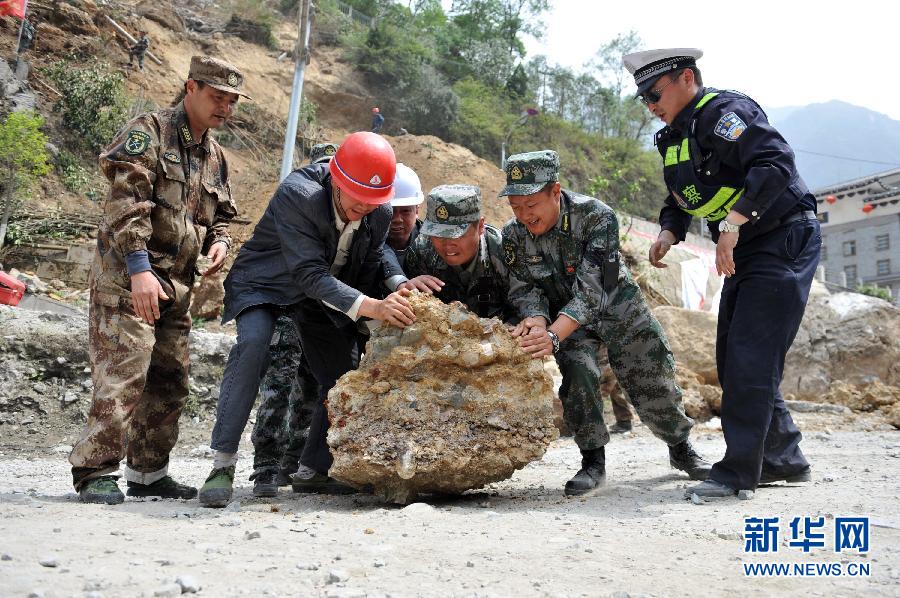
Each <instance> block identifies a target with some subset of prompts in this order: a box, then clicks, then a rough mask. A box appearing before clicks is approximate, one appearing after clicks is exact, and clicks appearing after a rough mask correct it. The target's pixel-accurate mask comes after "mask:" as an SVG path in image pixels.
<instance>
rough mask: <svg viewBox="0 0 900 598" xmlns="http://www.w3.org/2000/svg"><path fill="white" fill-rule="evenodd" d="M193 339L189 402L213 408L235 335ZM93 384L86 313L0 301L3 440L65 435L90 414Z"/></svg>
mask: <svg viewBox="0 0 900 598" xmlns="http://www.w3.org/2000/svg"><path fill="white" fill-rule="evenodd" d="M190 342H191V344H190V348H191V353H190V359H191V371H190V374H191V378H190V385H191V386H190V388H191V397H190V398H189V403H193V404H194V405H196V407H194V408H192V410H199V409H200V408H201V407H202V408H211V407H213V406H214V405H215V402H216V399H217V398H218V393H219V384H220V383H221V381H222V372H223V370H224V367H225V361H226V359H227V356H228V352H229V351H230V350H231V346H232V345H233V344H234V336H232V335H229V334H220V333H211V332H206V331H203V330H193V331H192V332H191V341H190ZM92 389H93V384H92V382H91V373H90V367H89V357H88V340H87V316H86V315H64V314H55V313H47V312H38V311H31V310H27V309H20V308H15V307H8V306H5V305H0V438H4V437H5V438H7V439H8V438H19V439H20V440H18V441H17V442H18V443H19V444H21V443H23V442H25V441H24V440H21V438H22V436H23V435H28V436H27V438H28V442H40V443H45V441H46V442H56V441H57V440H59V439H61V438H64V437H67V434H68V432H69V431H71V430H78V429H79V428H80V427H81V425H82V424H83V422H84V421H85V420H86V417H87V412H88V409H89V407H90V404H91V396H92ZM45 434H48V436H45ZM67 442H68V443H69V444H70V443H71V438H70V439H69V440H67Z"/></svg>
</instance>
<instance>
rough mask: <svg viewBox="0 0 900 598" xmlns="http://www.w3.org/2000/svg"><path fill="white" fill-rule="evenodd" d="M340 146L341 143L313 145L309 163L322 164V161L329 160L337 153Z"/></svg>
mask: <svg viewBox="0 0 900 598" xmlns="http://www.w3.org/2000/svg"><path fill="white" fill-rule="evenodd" d="M339 147H341V146H340V144H339V143H317V144H315V145H314V146H312V149H311V150H309V163H310V164H320V163H322V162H328V161H329V160H331V159H332V158H333V157H334V155H335V154H336V153H337V151H338V148H339Z"/></svg>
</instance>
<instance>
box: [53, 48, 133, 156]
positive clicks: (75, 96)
mask: <svg viewBox="0 0 900 598" xmlns="http://www.w3.org/2000/svg"><path fill="white" fill-rule="evenodd" d="M44 72H45V73H46V74H47V76H49V77H50V79H51V80H52V81H53V82H54V83H55V84H56V86H57V88H58V89H59V90H60V92H61V93H62V98H61V99H60V100H59V102H57V103H56V105H55V106H54V107H53V109H54V110H57V111H59V112H62V116H63V122H64V123H65V124H66V126H67V127H69V128H71V129H72V130H73V131H75V132H76V133H78V138H79V139H81V140H82V141H83V142H84V143H85V144H86V145H87V146H88V147H89V148H90V149H92V150H94V151H99V150H100V149H102V148H103V147H104V146H106V144H107V143H109V142H110V140H111V139H112V138H113V136H114V135H115V134H116V132H118V130H119V129H120V128H121V127H122V125H124V124H125V121H126V120H127V114H128V98H127V96H126V95H125V87H124V85H123V83H122V74H121V73H119V72H118V71H117V70H114V69H110V68H109V66H107V65H103V64H94V65H91V66H87V67H80V68H79V67H76V66H75V65H73V64H72V63H71V62H70V61H68V60H60V61H58V62H55V63H53V64H51V65H50V66H49V67H47V68H46V69H45V70H44Z"/></svg>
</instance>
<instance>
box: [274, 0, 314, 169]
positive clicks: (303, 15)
mask: <svg viewBox="0 0 900 598" xmlns="http://www.w3.org/2000/svg"><path fill="white" fill-rule="evenodd" d="M310 4H311V0H300V10H299V11H298V14H299V19H300V20H299V23H298V25H297V32H298V34H297V45H296V46H295V47H294V86H293V90H292V91H291V107H290V108H289V109H288V122H287V130H285V132H284V150H283V151H282V155H281V176H280V177H279V179H278V180H279V181H283V180H284V179H285V178H286V177H287V175H289V174H290V173H291V170H293V167H294V145H295V143H296V140H297V121H298V120H299V119H300V102H301V100H302V98H303V71H304V70H305V69H306V63H307V61H308V60H309V32H310V29H311V27H310V21H311V20H312V14H311V12H312V9H311V6H310Z"/></svg>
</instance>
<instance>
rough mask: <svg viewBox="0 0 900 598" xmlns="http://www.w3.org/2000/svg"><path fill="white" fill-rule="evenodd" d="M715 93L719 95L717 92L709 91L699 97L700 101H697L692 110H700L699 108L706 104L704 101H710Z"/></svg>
mask: <svg viewBox="0 0 900 598" xmlns="http://www.w3.org/2000/svg"><path fill="white" fill-rule="evenodd" d="M717 95H719V94H718V93H717V92H711V93H708V94H706V95H705V96H703V97H702V98H700V101H699V102H697V105H696V106H694V110H700V109H701V108H703V106H704V105H705V104H706V102H708V101H710V100H711V99H713V98H714V97H716V96H717Z"/></svg>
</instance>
